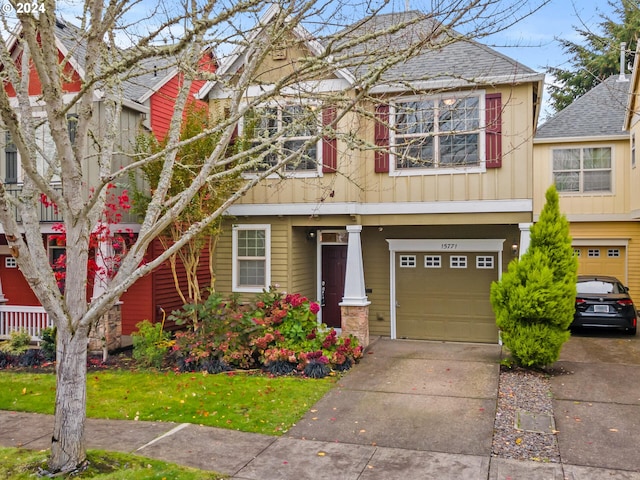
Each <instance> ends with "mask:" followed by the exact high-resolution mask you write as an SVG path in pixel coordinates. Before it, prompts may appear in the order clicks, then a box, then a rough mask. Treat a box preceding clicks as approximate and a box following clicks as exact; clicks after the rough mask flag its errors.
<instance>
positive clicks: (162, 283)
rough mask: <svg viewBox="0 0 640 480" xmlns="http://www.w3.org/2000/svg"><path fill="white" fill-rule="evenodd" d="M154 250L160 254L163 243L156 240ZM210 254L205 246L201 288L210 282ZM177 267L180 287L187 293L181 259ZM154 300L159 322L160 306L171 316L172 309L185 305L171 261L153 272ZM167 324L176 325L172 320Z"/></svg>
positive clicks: (200, 277) (160, 315) (200, 276)
mask: <svg viewBox="0 0 640 480" xmlns="http://www.w3.org/2000/svg"><path fill="white" fill-rule="evenodd" d="M152 252H153V255H154V256H158V255H159V254H160V253H161V252H162V245H161V244H160V241H158V240H155V241H154V243H153V245H152ZM208 255H209V254H208V248H204V249H203V250H202V252H201V257H200V265H199V267H198V282H199V284H200V289H201V290H204V289H206V288H207V287H208V286H209V284H210V275H209V265H208ZM176 269H177V272H178V278H179V282H180V287H181V288H182V291H183V293H184V294H185V295H186V294H187V280H186V274H185V270H184V266H183V265H182V263H181V262H180V261H179V260H178V263H177V266H176ZM153 302H154V305H155V307H154V308H155V314H156V321H158V322H159V321H161V320H162V311H161V310H160V307H162V308H163V309H164V311H165V312H166V314H167V316H169V315H170V314H171V312H172V311H174V310H178V309H180V308H182V306H183V302H182V300H181V298H180V295H178V292H177V291H176V287H175V283H174V279H173V273H172V272H171V267H170V265H169V262H165V263H163V264H162V265H161V266H160V267H158V268H157V269H156V270H155V271H154V272H153ZM166 325H167V327H169V328H173V327H174V326H175V325H174V324H173V323H170V322H169V323H168V324H166Z"/></svg>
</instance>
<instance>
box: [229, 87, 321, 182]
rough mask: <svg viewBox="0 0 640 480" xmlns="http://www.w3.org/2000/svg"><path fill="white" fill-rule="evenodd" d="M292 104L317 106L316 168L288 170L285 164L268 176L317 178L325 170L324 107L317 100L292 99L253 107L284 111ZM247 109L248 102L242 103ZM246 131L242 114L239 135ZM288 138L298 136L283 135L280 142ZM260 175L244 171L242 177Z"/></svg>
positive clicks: (252, 177) (243, 107) (239, 122)
mask: <svg viewBox="0 0 640 480" xmlns="http://www.w3.org/2000/svg"><path fill="white" fill-rule="evenodd" d="M291 105H302V106H309V107H316V108H317V111H316V116H317V119H318V132H317V135H318V140H317V142H316V149H317V152H318V154H317V156H316V169H315V170H301V171H295V170H286V169H285V167H284V166H282V167H281V168H280V169H279V170H278V171H277V173H272V174H270V175H267V176H266V178H269V179H281V178H282V177H285V178H317V177H322V176H323V172H322V166H323V164H324V163H323V160H324V159H323V156H322V153H323V152H322V136H321V135H320V125H321V123H322V109H321V108H320V107H319V105H318V104H317V103H315V102H298V103H296V102H292V101H286V100H285V101H283V102H276V101H273V102H269V103H261V104H258V105H255V106H254V107H252V108H277V109H278V110H279V111H282V108H283V107H287V106H291ZM243 109H246V110H247V112H248V111H249V109H248V106H247V104H241V105H240V110H243ZM243 133H244V116H242V117H241V118H240V120H239V121H238V135H242V134H243ZM288 138H296V137H283V139H282V140H279V141H280V142H282V141H284V139H288ZM259 176H260V173H259V172H256V173H254V172H243V173H242V178H246V179H254V178H258V177H259Z"/></svg>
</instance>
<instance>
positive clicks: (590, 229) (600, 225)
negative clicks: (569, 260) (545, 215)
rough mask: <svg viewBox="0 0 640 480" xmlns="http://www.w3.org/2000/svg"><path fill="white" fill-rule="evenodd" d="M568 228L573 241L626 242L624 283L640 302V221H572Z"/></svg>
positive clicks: (594, 242)
mask: <svg viewBox="0 0 640 480" xmlns="http://www.w3.org/2000/svg"><path fill="white" fill-rule="evenodd" d="M570 230H571V237H572V240H573V242H574V243H576V241H579V242H582V243H583V244H584V243H588V244H592V245H602V246H607V245H609V244H610V243H611V242H612V241H620V242H628V244H627V248H626V261H627V280H626V283H627V286H628V287H629V288H630V289H631V294H632V296H633V297H634V298H636V299H637V300H636V301H637V302H640V223H639V222H572V223H571V224H570ZM578 261H580V260H578ZM620 280H622V281H623V282H625V279H624V278H620ZM634 292H635V295H634Z"/></svg>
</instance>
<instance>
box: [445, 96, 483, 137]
mask: <svg viewBox="0 0 640 480" xmlns="http://www.w3.org/2000/svg"><path fill="white" fill-rule="evenodd" d="M439 108H440V113H439V119H438V120H439V131H441V132H468V131H471V130H477V129H478V128H479V127H480V113H479V99H478V97H468V98H458V99H453V98H452V99H449V98H445V99H443V100H440V103H439Z"/></svg>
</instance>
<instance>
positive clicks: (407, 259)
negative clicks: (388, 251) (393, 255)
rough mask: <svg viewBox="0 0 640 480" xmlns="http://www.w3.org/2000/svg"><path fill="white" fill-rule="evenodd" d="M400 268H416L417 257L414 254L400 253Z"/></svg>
mask: <svg viewBox="0 0 640 480" xmlns="http://www.w3.org/2000/svg"><path fill="white" fill-rule="evenodd" d="M399 264H400V265H399V266H400V268H416V267H417V266H418V259H417V256H416V255H406V254H405V255H400V260H399Z"/></svg>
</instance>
